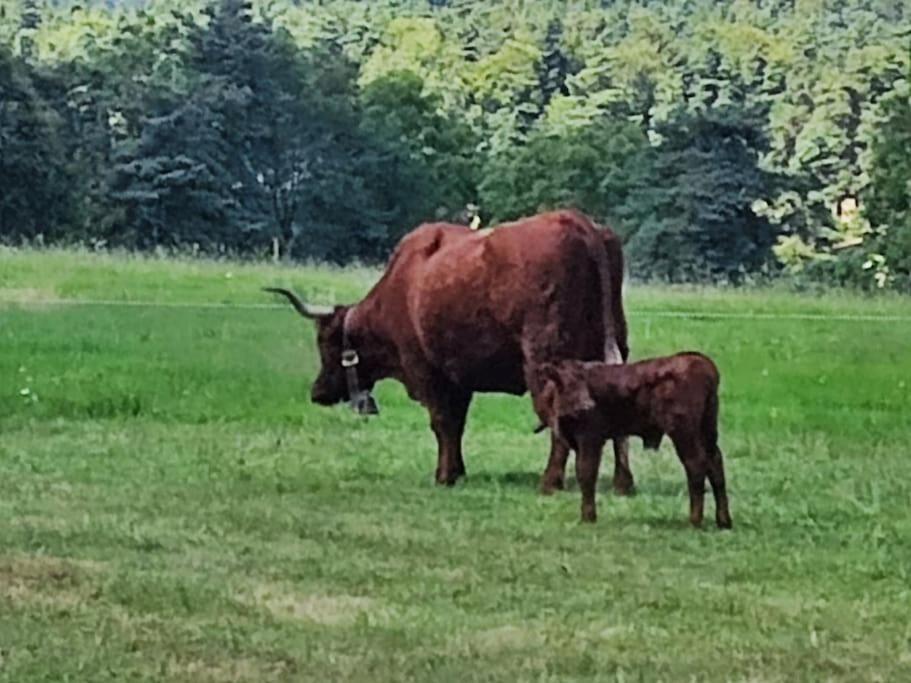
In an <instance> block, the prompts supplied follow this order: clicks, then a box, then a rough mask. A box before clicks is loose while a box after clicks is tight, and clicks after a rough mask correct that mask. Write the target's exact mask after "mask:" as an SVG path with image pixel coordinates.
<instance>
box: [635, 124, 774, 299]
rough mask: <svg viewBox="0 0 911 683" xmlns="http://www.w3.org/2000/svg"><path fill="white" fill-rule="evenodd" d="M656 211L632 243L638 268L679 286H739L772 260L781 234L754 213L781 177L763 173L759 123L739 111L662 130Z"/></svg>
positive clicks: (653, 192) (648, 192)
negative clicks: (706, 282)
mask: <svg viewBox="0 0 911 683" xmlns="http://www.w3.org/2000/svg"><path fill="white" fill-rule="evenodd" d="M656 132H657V133H658V134H659V135H661V136H662V138H663V142H662V144H661V145H660V146H659V147H658V150H657V159H656V162H655V166H654V172H653V174H652V175H651V177H650V178H649V179H648V180H649V182H651V183H653V185H652V187H642V188H641V189H640V193H639V195H640V197H647V198H648V199H649V201H650V203H651V207H650V211H649V212H648V214H647V215H643V216H642V220H641V223H640V227H639V228H638V230H637V231H636V233H635V235H634V236H633V237H632V239H631V241H630V245H629V251H630V260H631V269H632V271H633V272H635V273H637V274H641V275H642V276H645V277H656V278H659V279H662V280H667V281H671V282H687V281H701V280H724V281H728V282H736V281H738V280H739V279H741V278H742V276H743V274H744V273H745V272H752V271H757V270H759V269H760V268H761V267H762V266H764V265H765V264H766V263H767V262H768V260H769V256H770V248H771V246H772V244H773V243H774V240H775V231H774V229H773V228H772V226H771V224H770V223H769V221H768V220H767V219H766V218H765V217H763V216H760V215H757V214H756V213H755V211H754V210H753V203H754V202H755V201H756V200H758V199H761V198H763V197H768V196H769V195H770V194H771V193H772V191H773V189H774V178H773V177H771V175H770V174H769V173H767V172H766V171H763V170H762V169H761V168H760V167H759V155H760V153H761V152H762V149H763V145H764V142H763V140H762V129H761V126H760V124H759V122H758V121H755V120H751V117H750V116H748V115H747V114H745V113H744V112H742V111H739V110H738V109H736V108H731V107H723V108H716V109H711V110H708V111H706V112H704V113H702V114H690V113H688V112H682V113H681V114H680V115H678V116H677V117H676V118H675V119H672V120H670V121H668V122H667V123H665V124H663V125H662V126H660V127H659V128H658V129H657V131H656Z"/></svg>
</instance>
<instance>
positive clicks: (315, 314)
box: [263, 287, 333, 318]
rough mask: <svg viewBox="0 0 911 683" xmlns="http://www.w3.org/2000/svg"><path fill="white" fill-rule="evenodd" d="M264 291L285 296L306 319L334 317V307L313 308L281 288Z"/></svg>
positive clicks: (267, 288) (264, 289) (289, 291)
mask: <svg viewBox="0 0 911 683" xmlns="http://www.w3.org/2000/svg"><path fill="white" fill-rule="evenodd" d="M263 291H266V292H273V293H275V294H284V295H285V296H286V297H287V298H288V301H290V302H291V305H292V306H294V308H295V310H296V311H297V312H298V313H300V314H301V315H302V316H304V317H305V318H321V317H323V316H327V315H332V312H333V308H332V306H313V305H311V304H308V303H304V302H303V301H301V300H300V297H298V296H297V294H295V293H294V292H292V291H291V290H288V289H282V288H281V287H263Z"/></svg>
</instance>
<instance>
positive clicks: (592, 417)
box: [535, 352, 731, 529]
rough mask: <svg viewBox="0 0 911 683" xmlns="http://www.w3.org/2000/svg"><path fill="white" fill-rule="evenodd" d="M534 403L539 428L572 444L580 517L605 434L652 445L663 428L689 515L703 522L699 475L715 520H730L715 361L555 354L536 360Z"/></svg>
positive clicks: (588, 509) (589, 510) (586, 517)
mask: <svg viewBox="0 0 911 683" xmlns="http://www.w3.org/2000/svg"><path fill="white" fill-rule="evenodd" d="M536 375H537V378H536V384H537V387H536V388H537V391H536V392H535V393H536V396H535V411H536V412H537V414H538V417H539V418H540V419H541V422H542V426H541V427H540V428H539V430H540V429H544V428H546V427H550V428H551V430H552V431H553V433H554V434H555V435H556V436H557V437H559V438H562V439H563V440H565V441H566V443H567V444H568V445H569V446H570V447H571V448H573V449H574V450H575V451H576V477H577V478H578V480H579V488H580V489H581V490H582V520H583V521H587V522H593V521H595V519H596V517H597V513H596V511H595V484H596V481H597V478H598V467H599V465H600V463H601V451H602V449H603V447H604V443H605V441H607V440H608V439H619V438H624V437H628V436H639V437H642V441H643V444H644V445H645V447H646V448H653V449H656V448H658V446H659V445H660V443H661V438H662V436H664V435H665V434H667V435H668V436H669V437H670V438H671V441H673V443H674V448H675V449H676V451H677V456H678V457H679V458H680V461H681V462H682V463H683V467H684V468H685V469H686V477H687V482H688V487H689V495H690V522H691V523H692V524H693V525H694V526H700V525H701V524H702V511H703V498H704V495H705V478H706V475H708V479H709V481H710V482H711V485H712V492H713V493H714V495H715V520H716V522H717V524H718V526H719V527H721V528H723V529H729V528H730V527H731V515H730V512H729V511H728V500H727V493H726V491H725V483H724V462H723V456H722V454H721V450H720V449H719V448H718V383H719V374H718V368H717V367H715V364H714V363H713V362H712V361H711V359H709V358H708V357H706V356H704V355H702V354H700V353H694V352H687V353H678V354H675V355H673V356H667V357H663V358H654V359H651V360H644V361H640V362H638V363H630V364H628V365H608V364H606V363H600V362H581V361H562V362H559V363H546V364H542V365H540V366H538V368H537V372H536Z"/></svg>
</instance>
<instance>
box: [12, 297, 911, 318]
mask: <svg viewBox="0 0 911 683" xmlns="http://www.w3.org/2000/svg"><path fill="white" fill-rule="evenodd" d="M9 305H12V306H98V307H103V306H122V307H132V308H189V309H193V308H197V309H206V308H212V309H249V310H279V309H288V305H287V304H278V303H275V304H268V303H228V302H217V301H213V302H193V301H130V300H117V299H34V300H29V299H0V306H9ZM626 315H627V317H628V318H649V317H651V318H685V319H691V320H698V319H700V318H702V319H736V320H807V321H844V322H911V315H890V314H881V315H879V314H863V313H858V314H851V313H832V314H829V313H762V312H751V311H743V312H739V311H668V310H649V309H637V308H632V309H627V311H626Z"/></svg>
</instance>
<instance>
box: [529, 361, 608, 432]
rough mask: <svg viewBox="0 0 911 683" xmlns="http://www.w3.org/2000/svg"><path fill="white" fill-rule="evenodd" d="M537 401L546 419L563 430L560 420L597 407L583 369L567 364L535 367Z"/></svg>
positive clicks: (535, 397) (536, 403) (542, 416)
mask: <svg viewBox="0 0 911 683" xmlns="http://www.w3.org/2000/svg"><path fill="white" fill-rule="evenodd" d="M534 377H535V382H534V384H535V387H534V389H533V402H534V407H535V412H536V413H537V414H538V418H539V419H540V420H541V422H542V423H544V424H545V425H547V426H548V427H550V428H551V429H552V430H553V431H554V433H555V434H557V435H558V436H561V434H560V420H562V419H564V418H567V417H577V416H579V415H580V414H581V413H583V412H585V411H586V410H590V409H591V408H594V407H595V401H594V399H593V398H592V395H591V392H590V391H589V389H588V385H587V383H586V381H585V375H584V373H582V372H581V371H579V370H577V369H575V368H572V367H567V366H566V365H563V364H555V363H543V364H541V365H539V366H538V367H537V368H535V371H534Z"/></svg>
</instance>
